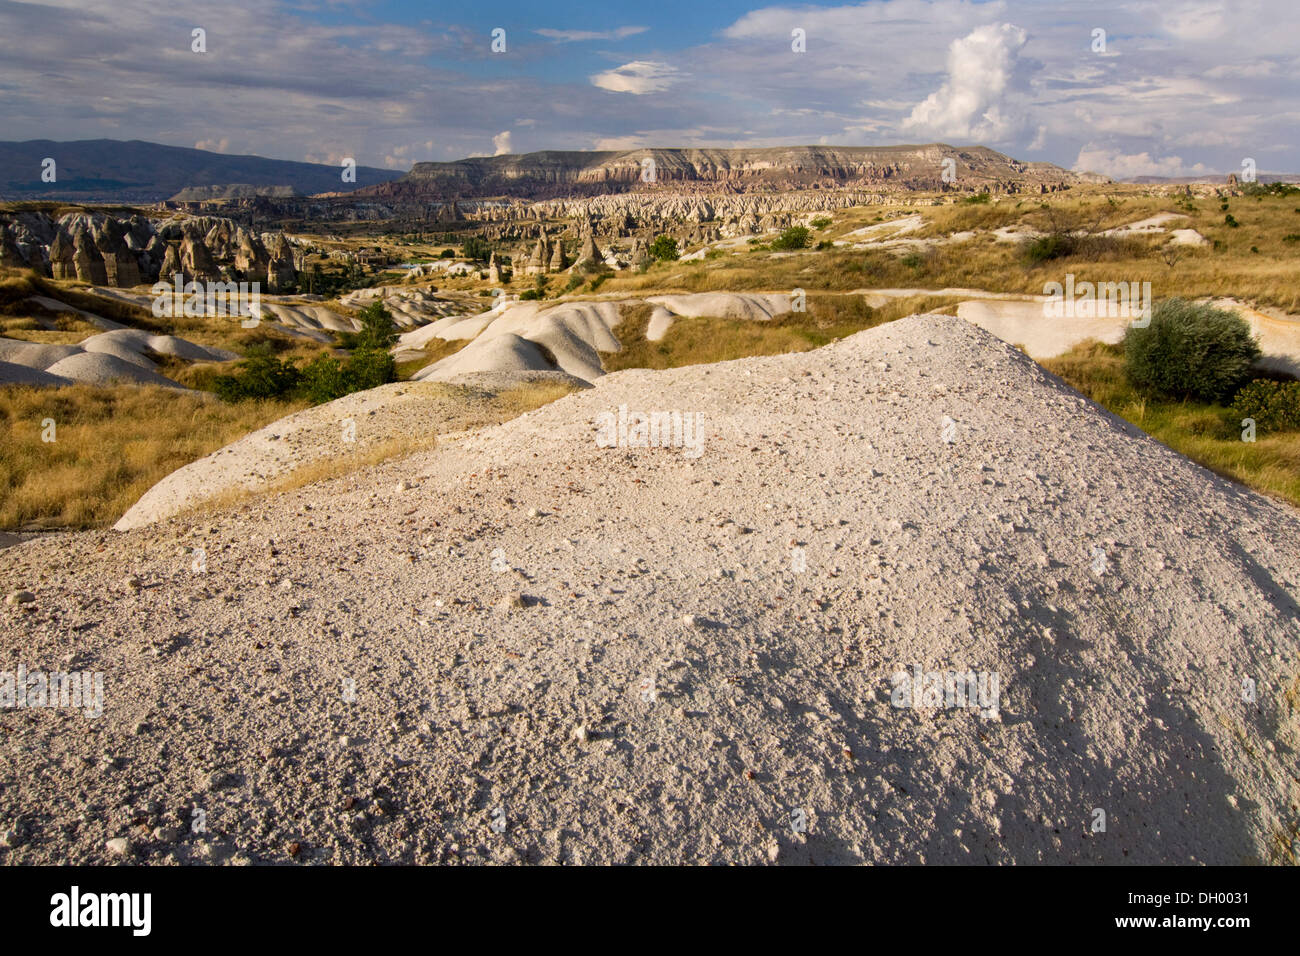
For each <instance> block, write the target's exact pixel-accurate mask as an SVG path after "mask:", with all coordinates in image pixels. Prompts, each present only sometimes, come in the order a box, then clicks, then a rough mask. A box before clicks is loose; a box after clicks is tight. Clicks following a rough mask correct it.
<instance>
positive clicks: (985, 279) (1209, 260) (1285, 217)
mask: <svg viewBox="0 0 1300 956" xmlns="http://www.w3.org/2000/svg"><path fill="white" fill-rule="evenodd" d="M1044 199H1046V200H1047V201H1048V204H1049V205H1050V207H1051V208H1053V209H1055V210H1057V211H1058V212H1057V215H1058V216H1059V217H1061V218H1064V219H1067V220H1068V219H1070V218H1071V217H1073V218H1076V219H1078V220H1080V221H1086V222H1097V223H1100V226H1101V228H1115V227H1118V226H1121V225H1125V224H1127V223H1130V222H1136V221H1138V220H1142V219H1146V218H1149V217H1151V216H1153V215H1155V214H1157V213H1160V212H1175V213H1178V214H1180V215H1182V216H1184V217H1185V218H1184V219H1182V220H1181V221H1178V222H1173V223H1170V224H1169V225H1168V226H1167V227H1166V228H1186V229H1196V230H1197V231H1198V232H1200V233H1201V234H1202V235H1203V236H1205V237H1206V238H1207V239H1208V240H1210V242H1211V245H1210V246H1206V247H1199V248H1192V247H1175V248H1174V249H1170V250H1168V259H1167V258H1166V257H1165V256H1162V250H1164V249H1165V246H1166V240H1167V238H1168V236H1167V235H1166V234H1154V235H1137V236H1129V237H1123V238H1118V239H1116V240H1114V241H1111V242H1105V243H1098V244H1095V245H1094V248H1092V249H1090V250H1087V251H1086V253H1085V254H1081V255H1077V256H1067V257H1062V258H1059V259H1054V260H1050V261H1048V262H1044V263H1040V264H1036V265H1035V264H1032V263H1030V262H1029V261H1028V259H1027V257H1026V255H1025V249H1024V248H1023V246H1022V245H1021V244H1019V243H1015V242H998V241H997V240H996V239H995V238H994V237H993V236H992V235H991V234H990V233H989V232H988V230H991V229H995V228H998V227H1000V226H1006V225H1012V224H1017V225H1023V226H1025V227H1027V228H1038V229H1041V228H1042V227H1043V226H1044V225H1045V220H1046V214H1045V213H1044V211H1043V209H1042V206H1043V204H1044V203H1043V200H1044ZM1111 200H1114V202H1113V203H1112V202H1111ZM1226 202H1227V205H1228V210H1226V211H1225V210H1223V209H1221V208H1220V207H1221V205H1222V203H1221V201H1220V200H1217V199H1196V200H1193V201H1191V202H1190V203H1188V202H1186V201H1184V202H1182V203H1181V204H1180V202H1179V201H1178V200H1176V199H1174V198H1170V197H1154V196H1148V195H1144V194H1143V190H1142V187H1139V186H1110V187H1087V188H1084V189H1078V190H1071V191H1070V192H1069V193H1067V194H1063V195H1057V196H1052V197H1042V198H1040V197H1033V198H1032V199H1029V198H1026V199H1019V200H1010V199H1003V200H1002V201H1000V202H997V203H990V204H988V205H963V204H957V205H942V206H915V207H908V208H906V209H901V210H900V209H898V208H897V207H893V208H890V207H867V208H863V209H855V210H849V211H847V212H849V213H852V215H846V214H842V213H838V212H837V213H835V214H834V215H833V218H834V219H835V225H834V226H833V227H831V228H830V229H828V230H827V234H833V235H842V234H843V232H844V231H847V230H848V229H851V228H858V227H859V225H862V224H870V221H871V220H872V219H874V216H869V214H870V213H872V212H873V209H878V211H877V212H876V215H881V216H882V221H888V219H889V218H891V217H893V218H897V217H899V216H901V215H910V214H920V215H921V216H922V217H923V218H924V220H925V222H926V225H925V227H924V228H923V229H921V230H920V231H918V232H914V233H909V234H908V236H909V237H910V238H923V237H929V238H938V237H942V236H947V235H950V234H951V233H953V232H961V231H968V230H972V229H977V230H983V231H982V232H980V233H979V234H978V235H977V236H976V237H975V238H974V239H971V240H968V241H965V242H961V243H948V244H938V245H934V246H932V247H931V248H930V249H929V250H927V251H925V252H913V251H911V250H908V249H905V248H901V247H898V248H892V249H890V248H886V249H861V250H845V249H828V250H821V251H817V250H808V251H804V252H799V253H795V254H793V255H774V254H772V253H768V252H753V251H745V252H741V253H739V254H736V255H732V254H726V255H723V256H721V257H719V258H715V259H708V260H703V261H693V262H687V263H684V262H668V263H656V264H654V265H653V266H651V267H650V268H649V269H648V270H647V271H645V272H644V273H639V272H628V273H620V274H618V275H615V276H612V277H610V278H609V279H608V280H607V281H605V282H604V284H603V285H602V286H601V288H600V291H601V293H602V294H603V293H631V294H638V295H640V294H652V293H654V292H668V291H677V292H715V291H732V292H742V291H765V292H772V291H782V290H789V289H794V288H803V289H807V290H809V291H810V292H811V291H814V290H817V291H826V292H847V291H850V290H855V289H872V288H924V289H940V288H973V289H983V290H986V291H990V292H1017V293H1031V294H1041V293H1042V291H1043V285H1044V284H1045V283H1046V282H1049V281H1057V282H1059V281H1062V280H1063V277H1064V276H1065V274H1066V273H1073V274H1074V276H1075V278H1076V280H1078V281H1085V280H1086V281H1092V282H1109V281H1123V282H1150V283H1151V289H1152V294H1153V295H1154V296H1155V297H1156V298H1157V299H1160V298H1168V297H1172V296H1182V297H1185V298H1199V297H1218V296H1233V297H1236V298H1240V299H1243V300H1245V301H1248V302H1253V303H1255V304H1257V305H1261V306H1272V307H1276V308H1280V309H1283V310H1285V311H1288V312H1300V283H1297V282H1296V281H1295V275H1296V271H1297V267H1298V266H1300V242H1287V241H1286V239H1285V237H1286V236H1288V235H1294V234H1297V233H1300V213H1298V212H1297V211H1296V210H1297V208H1300V197H1296V196H1290V197H1286V196H1267V197H1258V198H1257V197H1249V196H1243V197H1235V198H1232V199H1229V200H1227V201H1226ZM886 213H888V214H889V215H885V214H886ZM1229 214H1231V215H1232V216H1233V217H1234V218H1235V219H1236V221H1237V222H1238V224H1239V225H1238V226H1237V227H1235V228H1234V227H1231V226H1229V225H1227V224H1226V222H1225V216H1227V215H1229ZM864 219H866V220H867V221H866V222H863V220H864ZM1215 243H1217V245H1215ZM1252 249H1257V250H1258V251H1257V252H1255V251H1252Z"/></svg>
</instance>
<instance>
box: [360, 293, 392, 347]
mask: <svg viewBox="0 0 1300 956" xmlns="http://www.w3.org/2000/svg"><path fill="white" fill-rule="evenodd" d="M358 318H359V319H360V320H361V330H360V331H359V332H357V344H356V347H357V348H358V349H386V348H388V347H389V346H391V345H392V344H393V343H394V342H396V341H397V328H396V327H395V326H394V325H393V315H392V313H391V312H389V311H388V310H387V309H386V308H384V303H382V302H380V301H378V300H376V301H374V302H372V303H370V304H369V305H368V306H366V307H365V308H364V309H362V310H361V312H360V314H359V315H358Z"/></svg>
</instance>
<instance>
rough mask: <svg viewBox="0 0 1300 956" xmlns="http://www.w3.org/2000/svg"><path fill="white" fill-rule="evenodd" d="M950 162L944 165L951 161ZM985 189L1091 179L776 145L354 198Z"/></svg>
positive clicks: (564, 161) (937, 147) (533, 156)
mask: <svg viewBox="0 0 1300 956" xmlns="http://www.w3.org/2000/svg"><path fill="white" fill-rule="evenodd" d="M949 160H950V161H951V162H946V161H949ZM954 177H955V183H956V186H957V188H962V187H968V188H976V187H986V188H989V189H993V190H995V191H999V192H1042V191H1052V190H1054V189H1057V188H1066V187H1068V186H1070V185H1072V184H1074V183H1079V182H1084V181H1086V178H1085V177H1084V176H1083V175H1082V174H1079V173H1074V172H1071V171H1069V170H1066V169H1062V168H1060V167H1058V166H1053V165H1051V164H1049V163H1023V162H1020V161H1019V160H1016V159H1012V158H1011V157H1009V156H1004V155H1003V154H1001V153H999V152H997V151H995V150H992V149H988V148H986V147H983V146H972V147H953V146H948V145H946V144H943V143H932V144H928V145H923V146H777V147H766V148H757V149H660V148H646V149H635V150H626V151H609V150H594V151H576V150H573V151H565V150H544V151H541V152H536V153H526V154H522V155H505V156H481V157H471V158H469V159H462V160H458V161H455V162H449V163H416V164H415V166H414V167H412V169H411V171H410V172H409V173H407V174H406V175H405V176H403V177H402V178H401V179H398V180H394V181H392V182H387V183H380V184H378V185H376V186H370V187H366V188H364V189H359V190H357V191H356V192H355V193H353V194H352V195H354V196H356V197H362V196H371V197H392V198H407V199H426V200H438V199H440V200H455V199H470V198H477V197H487V196H518V197H525V198H537V199H543V198H560V197H564V196H590V195H598V194H600V193H611V192H628V191H633V190H635V191H638V192H647V191H650V192H653V191H656V190H676V191H685V192H708V191H720V192H733V193H734V192H746V191H754V190H757V191H770V190H773V189H792V188H793V189H799V188H828V187H846V186H847V187H867V186H871V187H881V186H885V187H888V188H891V189H899V190H916V189H926V190H945V189H948V188H951V185H950V184H952V183H953V182H954Z"/></svg>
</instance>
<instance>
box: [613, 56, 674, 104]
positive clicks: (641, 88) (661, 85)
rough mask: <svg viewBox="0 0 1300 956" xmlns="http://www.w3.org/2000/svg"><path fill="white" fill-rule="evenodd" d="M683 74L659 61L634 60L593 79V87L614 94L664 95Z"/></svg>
mask: <svg viewBox="0 0 1300 956" xmlns="http://www.w3.org/2000/svg"><path fill="white" fill-rule="evenodd" d="M680 77H681V73H680V72H679V71H678V70H677V69H675V68H674V67H672V66H669V65H668V64H667V63H661V62H659V61H658V60H633V61H632V62H631V63H624V64H623V65H622V66H619V67H615V68H614V69H612V70H606V71H605V72H604V73H597V74H595V75H594V76H592V78H591V82H592V84H593V85H595V86H598V87H600V88H601V89H602V90H610V91H611V92H613V93H632V94H634V95H637V96H640V95H642V94H644V93H662V92H663V91H664V90H666V89H668V87H670V86H672V85H673V83H674V82H676V81H677V80H678V79H680Z"/></svg>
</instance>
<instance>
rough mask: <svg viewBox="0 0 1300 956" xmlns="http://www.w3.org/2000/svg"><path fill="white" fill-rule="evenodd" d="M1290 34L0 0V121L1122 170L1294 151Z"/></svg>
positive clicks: (1298, 23)
mask: <svg viewBox="0 0 1300 956" xmlns="http://www.w3.org/2000/svg"><path fill="white" fill-rule="evenodd" d="M194 28H202V29H203V30H205V31H206V52H204V53H195V52H193V51H192V49H191V32H192V30H193V29H194ZM496 28H500V29H503V30H505V35H506V51H505V52H504V53H494V52H492V50H491V42H492V38H491V33H492V31H493V29H496ZM795 30H801V31H803V35H804V37H805V38H806V44H805V47H806V48H805V50H804V52H796V51H795V50H794V49H792V32H793V31H795ZM1097 31H1104V43H1100V44H1099V42H1098V36H1097ZM1297 36H1300V5H1297V4H1295V3H1294V2H1293V0H1240V2H1235V3H1232V4H1231V5H1228V4H1226V3H1218V2H1212V0H1087V2H1079V0H1065V2H1058V3H1045V2H1037V0H988V2H973V0H870V2H857V3H838V4H837V3H822V4H790V5H782V4H761V3H753V2H749V3H740V2H733V0H692V2H686V0H662V2H638V3H601V4H588V3H578V2H573V0H553V2H548V3H544V4H539V3H522V2H512V3H500V2H475V3H433V2H418V0H223V2H221V3H216V2H212V0H168V2H167V3H165V4H158V3H156V2H155V0H111V2H110V0H0V138H3V139H35V138H49V139H91V138H99V137H110V138H119V139H145V140H153V141H158V142H164V143H168V144H172V145H183V146H200V147H201V148H205V149H212V150H216V151H220V152H230V153H255V154H258V155H263V156H272V157H277V158H284V159H308V160H313V161H320V162H337V161H338V160H339V159H340V158H342V157H355V158H356V159H357V160H358V162H361V163H362V164H365V165H373V166H389V167H393V168H401V169H406V168H409V167H410V165H411V164H412V163H413V162H417V161H420V160H430V159H433V160H449V159H456V158H460V157H462V156H467V155H487V154H492V153H498V152H525V151H529V150H535V149H548V148H549V149H621V148H633V147H637V146H651V145H653V146H768V145H787V144H834V145H877V144H891V143H918V142H934V141H941V142H947V143H951V144H954V145H963V144H971V143H981V144H984V145H988V146H991V147H993V148H995V149H999V150H1002V151H1003V152H1006V153H1009V154H1011V155H1013V156H1015V157H1017V158H1020V159H1026V160H1046V161H1050V162H1055V163H1058V164H1060V165H1062V166H1067V167H1075V168H1084V169H1090V170H1094V171H1097V172H1104V173H1108V174H1110V175H1115V176H1132V175H1174V176H1177V175H1190V174H1199V173H1209V172H1228V171H1232V170H1236V169H1239V168H1240V164H1241V162H1242V160H1243V159H1244V158H1246V157H1250V158H1253V159H1254V160H1255V161H1256V163H1257V165H1258V167H1259V169H1260V170H1261V171H1265V172H1278V171H1285V172H1296V171H1300V155H1298V149H1297V147H1298V146H1300V142H1298V140H1300V133H1298V132H1297V131H1298V130H1300V122H1297V120H1300V107H1298V106H1297V103H1296V91H1297V90H1298V89H1300V41H1297V39H1296V37H1297Z"/></svg>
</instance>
